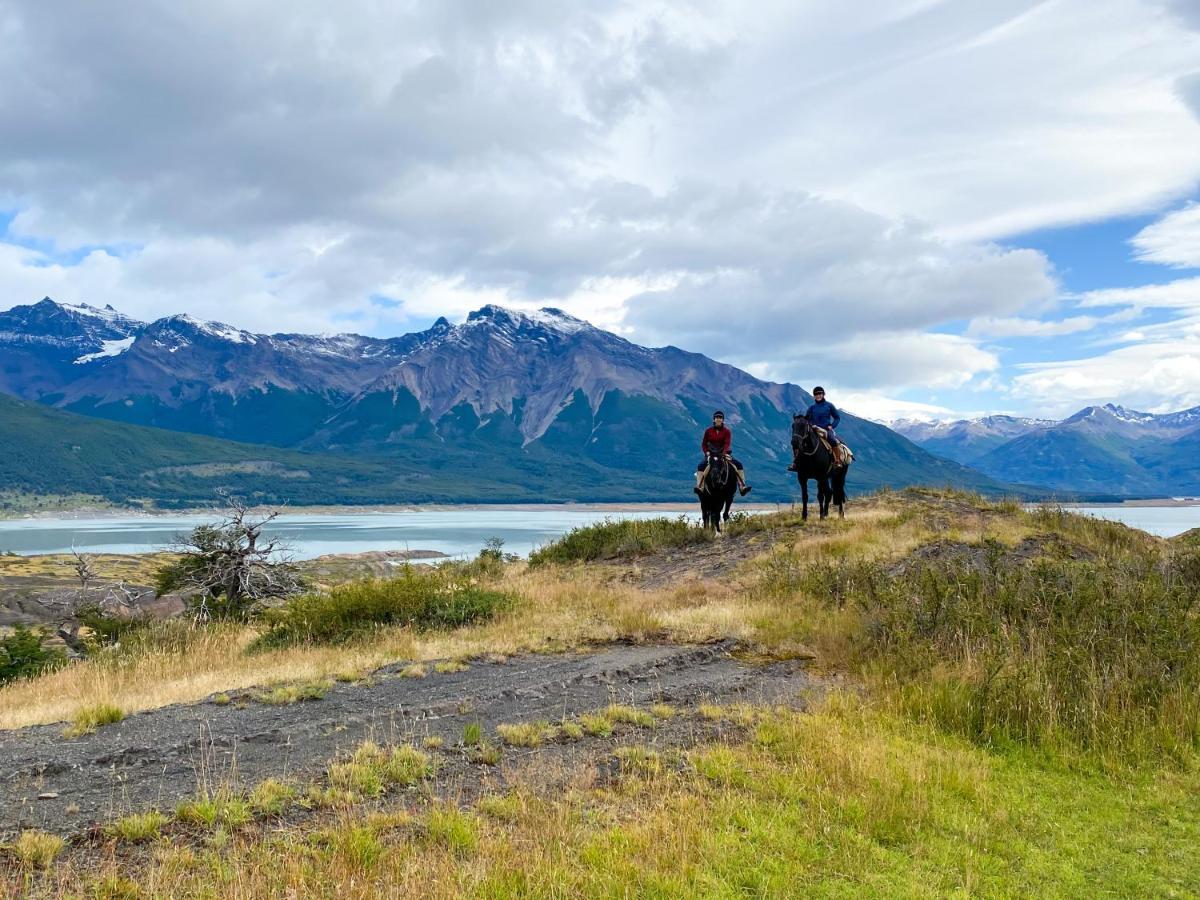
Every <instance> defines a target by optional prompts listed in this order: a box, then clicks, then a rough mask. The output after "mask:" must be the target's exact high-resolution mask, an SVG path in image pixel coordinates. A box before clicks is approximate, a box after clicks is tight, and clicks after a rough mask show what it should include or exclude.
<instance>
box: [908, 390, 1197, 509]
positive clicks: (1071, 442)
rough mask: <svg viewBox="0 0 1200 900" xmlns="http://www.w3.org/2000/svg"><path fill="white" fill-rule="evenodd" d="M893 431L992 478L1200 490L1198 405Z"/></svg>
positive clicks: (1104, 489) (1150, 490)
mask: <svg viewBox="0 0 1200 900" xmlns="http://www.w3.org/2000/svg"><path fill="white" fill-rule="evenodd" d="M893 427H894V428H895V429H896V430H897V431H899V432H900V433H901V434H904V435H905V436H906V437H908V438H909V439H910V440H912V441H914V442H915V443H917V444H919V445H920V446H922V447H924V448H925V449H926V450H928V451H930V452H931V453H935V454H937V455H939V456H943V457H945V458H947V459H953V460H955V461H957V462H961V463H963V464H964V465H969V466H971V467H973V468H976V469H978V470H979V471H981V472H983V473H985V474H987V475H990V476H992V477H993V478H996V479H999V480H1004V481H1010V482H1016V483H1022V484H1037V485H1045V486H1047V487H1051V488H1055V489H1059V490H1068V491H1084V492H1089V493H1097V492H1099V493H1111V494H1115V495H1128V494H1139V495H1155V496H1158V495H1161V496H1169V495H1172V494H1177V493H1189V492H1192V491H1195V490H1197V489H1200V461H1197V460H1195V459H1194V457H1195V455H1196V454H1195V447H1196V446H1197V440H1200V407H1195V408H1193V409H1185V410H1182V411H1179V412H1172V413H1163V414H1155V413H1147V412H1141V411H1139V410H1134V409H1128V408H1126V407H1124V406H1119V405H1116V404H1112V403H1108V404H1105V405H1103V406H1087V407H1084V408H1083V409H1081V410H1079V411H1078V412H1077V413H1075V414H1074V415H1071V416H1068V417H1067V418H1065V419H1062V420H1061V421H1046V420H1038V419H1018V418H1015V417H1011V416H987V417H985V418H981V419H972V420H963V421H959V422H942V423H902V422H897V423H893Z"/></svg>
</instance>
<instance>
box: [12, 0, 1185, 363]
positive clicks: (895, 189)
mask: <svg viewBox="0 0 1200 900" xmlns="http://www.w3.org/2000/svg"><path fill="white" fill-rule="evenodd" d="M1161 9H1162V8H1161V7H1160V6H1156V5H1153V4H1148V3H1143V2H1139V0H1088V2H1084V0H1063V2H1060V3H1041V2H1036V0H1017V2H1008V0H979V2H976V3H960V4H928V3H911V2H908V0H894V2H886V3H877V4H871V5H870V7H869V9H867V8H860V7H855V6H850V5H842V6H838V5H836V4H799V5H797V4H793V3H784V2H765V3H762V4H757V5H755V6H754V7H753V9H751V8H750V7H747V6H746V5H744V4H735V3H732V2H726V0H677V2H667V0H651V2H647V3H632V2H628V0H591V2H586V3H582V4H547V3H536V2H532V0H517V2H513V3H505V4H482V5H481V4H478V3H472V2H467V0H437V2H434V0H415V2H412V3H406V4H378V3H371V2H366V0H347V2H345V3H342V4H338V5H337V6H336V8H335V7H333V6H330V5H328V4H324V3H318V2H316V0H296V2H294V3H292V4H290V5H289V7H288V14H287V16H286V17H283V18H281V17H280V15H279V12H278V10H277V9H274V8H268V7H265V6H260V5H255V4H228V3H201V2H200V0H178V2H174V3H170V4H137V5H136V7H135V9H134V10H133V11H130V12H129V14H127V15H113V14H112V13H111V10H108V9H105V8H103V7H101V6H98V5H96V4H94V3H88V2H84V0H64V2H63V3H56V4H49V5H48V4H45V3H37V2H34V0H10V2H7V3H4V4H2V5H0V121H3V122H4V123H5V134H4V140H3V141H0V185H2V187H0V209H2V210H5V211H6V212H8V211H11V212H13V213H15V217H14V218H13V219H12V222H11V223H10V224H9V226H8V234H7V236H6V238H5V237H3V236H0V240H5V239H6V240H8V241H9V243H8V244H6V245H0V278H3V283H4V284H5V287H6V295H5V297H4V301H5V302H11V303H17V302H29V301H30V300H34V299H37V298H38V297H40V296H42V295H43V294H57V295H61V296H63V297H64V299H72V300H82V301H87V302H91V303H104V302H111V303H113V304H114V305H115V306H118V307H119V308H124V309H126V310H127V311H128V312H130V313H131V314H136V315H138V316H141V317H143V318H153V317H155V316H157V315H163V314H167V313H172V312H177V311H180V310H187V311H190V312H192V313H194V314H196V315H200V316H204V317H206V318H213V319H221V320H227V321H230V322H232V323H233V324H235V325H239V326H242V327H248V328H254V329H256V330H279V329H289V330H345V329H353V330H359V331H373V332H376V333H380V332H383V333H394V332H397V331H401V330H405V329H406V328H407V327H408V325H409V323H411V322H413V321H415V320H420V319H423V318H428V317H429V316H432V315H436V314H443V313H444V314H447V315H451V316H453V315H461V314H462V313H463V312H465V310H466V309H468V308H470V307H472V306H477V305H479V304H480V303H482V302H488V301H499V302H505V303H508V304H510V305H517V306H531V305H541V304H545V303H552V304H553V305H558V306H563V307H564V308H567V309H568V310H569V311H571V312H574V313H576V314H579V315H583V316H584V317H586V318H591V319H593V320H595V321H597V322H598V323H599V324H602V325H605V326H607V327H612V328H615V329H617V330H619V331H621V332H622V333H624V334H627V335H628V336H630V337H631V338H634V339H637V340H641V341H644V342H651V343H678V344H682V345H684V346H688V347H691V348H695V349H698V350H702V351H705V352H709V353H711V354H713V355H715V356H718V357H721V358H724V359H730V360H731V361H735V362H736V361H740V360H744V361H746V362H747V363H757V364H760V368H763V369H764V370H765V369H766V368H769V369H771V370H772V371H776V372H778V373H780V374H781V376H782V377H789V378H802V377H804V376H805V375H806V373H808V372H810V371H811V367H812V365H813V361H814V360H819V359H828V360H831V361H832V362H840V361H841V360H846V359H850V360H854V361H856V363H857V366H858V371H860V372H861V373H863V374H861V375H855V377H854V379H853V381H854V383H855V384H860V385H867V384H868V382H867V379H868V378H875V379H877V380H878V382H877V383H878V384H879V385H884V384H887V385H891V384H921V385H939V384H954V383H962V380H963V379H964V378H966V379H968V380H969V379H971V378H973V377H974V376H975V375H977V374H979V373H983V372H989V371H993V370H994V368H995V365H996V356H995V354H994V353H992V352H991V351H989V350H986V349H982V348H980V347H979V346H978V345H977V344H976V343H975V342H974V341H973V340H970V339H957V342H956V341H955V340H954V339H952V338H951V337H950V336H948V335H940V334H932V333H929V332H930V330H931V329H941V328H943V327H944V326H945V323H950V322H962V321H965V320H978V321H981V322H991V323H993V328H1003V327H1005V324H1006V323H1007V327H1009V328H1010V329H1011V328H1016V327H1021V328H1040V327H1051V326H1045V325H1044V323H1043V325H1039V326H1029V325H1020V326H1018V325H1016V324H1012V323H1014V322H1016V318H1015V317H1017V316H1018V315H1019V314H1020V313H1021V312H1022V310H1024V309H1026V308H1027V307H1028V306H1029V305H1030V304H1037V303H1039V302H1042V301H1045V300H1047V299H1048V298H1050V297H1053V296H1054V295H1055V294H1056V285H1055V282H1054V278H1053V273H1052V271H1051V269H1050V266H1049V263H1048V261H1047V260H1046V259H1045V257H1044V256H1042V255H1041V254H1040V253H1037V252H1035V251H1032V250H1023V249H1019V248H1017V249H1013V248H1005V247H1001V246H998V245H995V244H993V243H990V240H991V239H992V238H994V237H998V236H1004V235H1008V234H1011V233H1013V232H1015V231H1020V230H1022V229H1026V228H1034V227H1044V226H1048V225H1052V224H1061V223H1064V222H1072V221H1079V220H1086V219H1095V218H1097V217H1102V216H1106V215H1110V214H1113V213H1116V212H1129V211H1137V210H1144V209H1148V208H1161V207H1162V205H1163V204H1164V203H1168V202H1176V201H1177V200H1178V198H1179V197H1182V196H1184V195H1185V193H1186V192H1187V191H1188V190H1190V189H1191V188H1192V187H1193V186H1194V185H1195V184H1196V183H1197V180H1200V158H1198V157H1197V154H1195V152H1194V150H1193V148H1194V147H1195V146H1197V144H1198V143H1200V123H1198V122H1197V119H1196V115H1195V113H1196V110H1195V108H1194V103H1193V101H1194V100H1195V98H1196V96H1197V93H1196V84H1197V81H1196V78H1195V77H1194V73H1195V72H1196V70H1197V69H1198V68H1200V66H1198V65H1197V62H1196V60H1197V50H1198V49H1200V36H1198V35H1197V34H1195V33H1194V32H1192V31H1189V30H1188V29H1187V27H1186V22H1185V21H1184V20H1182V19H1181V18H1180V17H1179V16H1177V15H1176V16H1170V15H1166V14H1163V13H1162V11H1161ZM1189 103H1193V106H1189ZM16 243H20V244H23V245H31V246H36V247H37V248H39V249H38V250H28V249H27V248H26V247H15V246H13V245H14V244H16ZM118 247H119V248H120V249H119V250H117V249H114V248H118ZM1172 252H1174V251H1172ZM381 296H382V297H387V298H390V299H392V300H394V301H396V302H397V303H398V304H399V305H398V306H394V307H393V306H388V305H380V304H378V303H375V302H373V301H372V298H376V297H381ZM1067 321H1072V320H1067ZM1075 321H1076V323H1078V322H1079V321H1082V317H1081V318H1080V319H1077V320H1075ZM1053 327H1058V328H1064V327H1066V326H1065V325H1063V324H1061V323H1059V324H1057V325H1056V326H1053ZM981 333H982V332H981ZM906 342H907V344H908V346H909V347H910V348H911V347H913V346H914V342H916V344H915V346H916V347H919V348H921V352H922V353H924V352H925V351H926V350H928V353H927V354H926V357H925V358H924V359H921V360H914V359H912V358H911V356H912V354H911V353H910V354H907V355H906V354H905V353H903V352H897V350H896V348H903V346H904V344H905V343H906ZM833 352H835V353H836V356H831V353H833ZM847 383H848V384H849V383H850V382H847Z"/></svg>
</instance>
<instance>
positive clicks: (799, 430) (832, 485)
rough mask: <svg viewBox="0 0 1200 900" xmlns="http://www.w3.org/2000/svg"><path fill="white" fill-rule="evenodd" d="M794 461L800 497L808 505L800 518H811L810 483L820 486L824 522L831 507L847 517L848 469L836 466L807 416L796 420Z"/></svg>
mask: <svg viewBox="0 0 1200 900" xmlns="http://www.w3.org/2000/svg"><path fill="white" fill-rule="evenodd" d="M792 461H793V462H794V463H795V466H796V480H797V481H799V482H800V494H801V497H802V499H803V501H804V505H803V507H802V509H801V512H800V516H801V518H803V519H807V518H808V480H809V479H810V478H812V479H815V480H816V482H817V507H818V508H819V509H820V512H821V518H822V519H824V518H827V517H828V516H829V504H830V503H831V502H832V503H835V504H836V505H837V508H838V517H839V518H843V519H844V518H845V517H846V469H847V466H844V465H842V466H839V465H837V464H836V463H835V462H834V458H833V454H832V453H830V452H829V448H827V447H826V446H825V443H824V442H823V441H822V440H821V439H820V437H819V436H818V435H817V432H816V430H815V429H814V428H813V426H812V423H811V422H809V421H808V419H806V418H804V416H793V417H792Z"/></svg>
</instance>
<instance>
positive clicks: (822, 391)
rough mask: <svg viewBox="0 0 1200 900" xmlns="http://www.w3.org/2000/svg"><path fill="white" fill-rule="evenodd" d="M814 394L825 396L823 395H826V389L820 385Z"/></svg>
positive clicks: (814, 389) (814, 390)
mask: <svg viewBox="0 0 1200 900" xmlns="http://www.w3.org/2000/svg"><path fill="white" fill-rule="evenodd" d="M812 392H813V393H814V394H823V393H825V388H823V387H821V386H820V385H819V384H818V385H817V386H816V387H815V388H813V391H812Z"/></svg>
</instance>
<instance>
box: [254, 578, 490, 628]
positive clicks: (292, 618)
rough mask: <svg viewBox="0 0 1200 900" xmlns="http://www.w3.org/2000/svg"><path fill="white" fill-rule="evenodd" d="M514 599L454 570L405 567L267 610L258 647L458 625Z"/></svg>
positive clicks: (487, 615)
mask: <svg viewBox="0 0 1200 900" xmlns="http://www.w3.org/2000/svg"><path fill="white" fill-rule="evenodd" d="M509 604H510V599H509V597H508V596H507V595H506V594H502V593H500V592H499V591H493V590H488V589H486V588H483V587H480V586H478V585H477V584H475V583H474V582H473V581H471V580H470V579H467V578H464V577H462V575H461V574H460V573H458V572H456V571H455V570H454V569H453V568H445V569H442V568H436V569H431V570H425V571H420V570H417V569H415V568H413V567H407V568H406V569H405V570H404V571H403V572H402V573H401V574H400V575H399V576H397V577H395V578H390V579H378V578H372V579H365V580H361V581H354V582H350V583H348V584H344V585H339V586H337V587H334V588H332V589H331V590H330V591H329V592H328V593H324V594H304V595H302V596H299V597H294V598H292V599H291V600H289V601H288V602H287V603H286V604H284V605H283V606H281V607H279V608H277V609H273V610H269V611H268V612H267V613H266V615H265V617H264V619H265V622H266V624H267V630H266V632H265V633H264V634H263V635H262V636H261V637H260V638H259V639H258V640H257V641H256V642H255V646H256V647H279V646H287V645H291V644H297V643H304V642H311V643H324V644H329V643H337V642H340V641H345V640H348V639H350V638H353V637H355V636H357V635H360V634H362V633H363V632H364V631H367V630H369V629H371V628H378V627H380V626H387V625H407V626H411V627H413V628H423V629H438V628H458V627H461V626H463V625H467V624H470V623H472V622H478V621H481V620H484V619H488V618H491V617H492V616H494V615H496V613H498V612H499V611H500V610H503V609H506V608H507V607H508V606H509Z"/></svg>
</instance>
